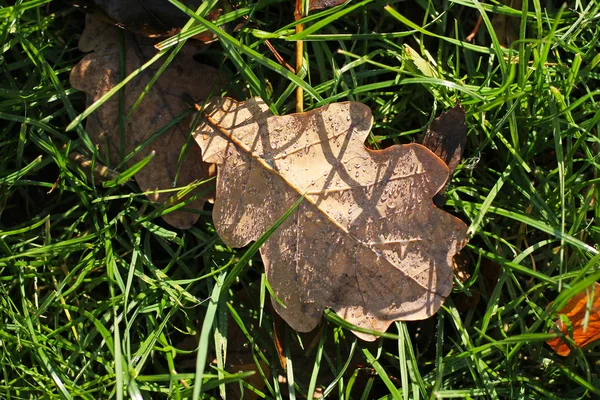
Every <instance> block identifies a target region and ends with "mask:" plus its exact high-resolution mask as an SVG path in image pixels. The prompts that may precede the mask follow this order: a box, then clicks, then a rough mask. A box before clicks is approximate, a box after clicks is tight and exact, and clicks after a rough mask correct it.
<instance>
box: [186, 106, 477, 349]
mask: <svg viewBox="0 0 600 400" xmlns="http://www.w3.org/2000/svg"><path fill="white" fill-rule="evenodd" d="M204 113H205V116H206V120H207V122H206V123H204V124H202V125H200V127H199V128H198V129H197V130H196V140H197V141H198V143H199V144H200V146H201V147H202V150H203V156H204V160H205V161H206V162H211V163H217V164H218V175H217V195H216V202H215V207H214V210H213V218H214V221H215V226H216V228H217V231H218V233H219V235H220V236H221V238H222V239H223V241H224V242H225V243H227V244H228V245H230V246H232V247H241V246H245V245H246V244H248V243H249V242H250V241H253V240H256V239H257V238H258V237H259V236H260V235H261V234H262V233H264V232H265V231H266V230H267V229H268V228H269V227H270V226H271V225H272V224H273V223H274V222H275V221H276V220H277V219H278V218H279V217H280V216H281V215H282V214H283V213H284V212H285V211H287V210H288V209H289V208H290V207H291V206H292V204H294V202H295V201H296V200H297V199H298V198H299V196H301V195H303V194H304V195H305V199H304V201H303V202H302V203H301V204H300V206H299V207H298V208H297V209H296V210H295V211H294V213H293V214H292V215H291V216H290V218H288V219H287V220H286V221H285V222H284V224H283V225H281V226H280V228H279V229H278V230H277V231H276V232H275V233H274V234H273V235H272V236H271V237H270V238H269V240H268V241H267V242H266V243H265V244H264V245H263V247H262V248H261V250H260V251H261V255H262V258H263V262H264V264H265V271H266V274H267V278H268V279H269V282H270V284H271V286H272V288H273V290H274V292H275V294H276V296H277V297H278V298H279V299H280V300H281V301H282V302H283V303H284V304H285V305H286V306H287V307H285V308H284V307H282V306H281V305H279V304H278V303H277V302H275V301H273V306H274V307H275V309H276V310H277V312H278V313H279V314H280V315H281V316H282V317H283V318H284V319H285V320H286V321H287V322H288V323H289V324H290V325H291V326H292V328H294V329H295V330H297V331H301V332H306V331H310V330H312V329H313V328H315V327H316V325H317V324H318V323H319V321H320V319H321V314H322V312H323V309H324V308H325V307H330V308H332V309H334V310H335V311H336V312H337V313H338V314H339V315H340V316H341V317H343V318H344V319H346V320H347V321H348V322H350V323H353V324H355V325H358V326H360V327H363V328H367V329H372V330H375V331H379V332H383V331H385V330H386V329H387V328H388V326H389V325H390V324H391V323H392V321H395V320H416V319H423V318H427V317H429V316H431V315H433V314H434V313H435V312H436V311H437V310H438V309H439V307H440V306H441V305H442V303H443V301H444V299H445V298H446V297H447V296H448V294H449V293H450V290H451V288H452V256H453V255H454V253H455V252H456V251H458V250H460V248H462V246H463V244H464V243H463V242H464V240H465V232H466V226H465V224H464V223H463V222H462V221H460V220H459V219H457V218H455V217H453V216H451V215H449V214H447V213H446V212H444V211H442V210H440V209H438V208H436V207H434V205H433V204H432V201H431V198H432V197H433V195H435V193H437V191H438V190H439V189H440V188H441V187H442V186H443V185H444V183H445V181H446V179H447V178H448V168H447V167H446V165H445V164H444V162H443V161H442V160H440V159H439V158H438V157H437V156H435V155H434V154H433V153H431V151H429V150H428V149H427V148H425V147H424V146H421V145H419V144H411V145H404V146H392V147H390V148H388V149H385V150H382V151H373V150H369V149H367V148H366V147H365V146H364V140H365V139H366V137H367V135H368V133H369V130H370V129H371V125H372V119H373V118H372V115H371V111H370V110H369V108H368V107H366V106H365V105H363V104H360V103H352V102H349V103H334V104H330V105H328V106H324V107H321V108H319V109H316V110H313V111H311V112H308V113H303V114H293V115H288V116H282V117H278V116H273V115H272V114H271V113H270V112H269V109H268V107H267V106H266V105H265V103H264V102H263V101H262V100H260V99H257V98H253V99H250V100H248V101H246V102H244V103H238V102H236V101H234V100H231V99H216V100H213V101H212V102H211V103H210V105H209V107H208V108H207V109H206V110H205V111H204ZM357 335H358V336H359V337H361V338H363V339H365V340H374V339H375V336H372V335H367V334H362V333H357Z"/></svg>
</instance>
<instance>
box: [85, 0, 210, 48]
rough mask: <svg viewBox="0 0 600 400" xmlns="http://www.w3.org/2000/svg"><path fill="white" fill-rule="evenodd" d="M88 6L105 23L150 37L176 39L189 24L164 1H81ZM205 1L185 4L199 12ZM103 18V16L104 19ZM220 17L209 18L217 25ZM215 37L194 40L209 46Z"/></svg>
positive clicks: (176, 10) (192, 0)
mask: <svg viewBox="0 0 600 400" xmlns="http://www.w3.org/2000/svg"><path fill="white" fill-rule="evenodd" d="M79 1H80V2H82V3H83V4H80V5H81V6H86V9H87V11H88V12H94V13H96V14H98V16H100V17H101V18H102V19H104V20H105V21H106V22H110V23H113V24H115V25H117V26H119V27H121V28H123V29H126V30H128V31H131V32H134V33H136V34H138V35H143V36H147V37H167V36H173V35H175V34H177V33H179V32H180V31H181V28H183V26H184V25H185V23H186V22H187V21H188V20H189V17H188V16H187V15H185V14H184V13H182V12H181V11H180V10H179V9H178V8H177V7H175V6H174V5H173V4H171V3H169V2H168V1H164V0H144V1H130V0H79ZM202 1H203V0H186V1H185V5H186V6H187V7H189V8H190V9H197V8H198V6H199V5H200V4H202ZM103 14H104V15H103ZM218 16H219V12H218V11H216V10H215V11H211V12H210V13H209V14H208V15H207V18H208V19H209V21H214V20H215V19H216V17H218ZM212 37H213V35H210V36H208V35H206V32H205V34H203V35H202V36H201V37H194V38H196V39H198V40H201V41H204V42H206V41H207V39H209V38H210V39H212Z"/></svg>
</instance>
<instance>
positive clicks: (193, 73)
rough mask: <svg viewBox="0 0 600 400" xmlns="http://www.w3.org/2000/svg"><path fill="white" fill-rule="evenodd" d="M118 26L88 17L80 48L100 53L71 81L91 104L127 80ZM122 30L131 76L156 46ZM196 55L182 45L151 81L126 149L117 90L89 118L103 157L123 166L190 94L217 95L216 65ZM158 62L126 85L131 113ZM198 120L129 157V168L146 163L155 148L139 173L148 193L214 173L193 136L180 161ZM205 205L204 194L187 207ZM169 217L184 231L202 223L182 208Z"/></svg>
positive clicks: (128, 124) (130, 123)
mask: <svg viewBox="0 0 600 400" xmlns="http://www.w3.org/2000/svg"><path fill="white" fill-rule="evenodd" d="M119 30H120V29H119V28H117V27H114V26H111V25H108V24H105V23H103V22H101V21H98V20H96V19H94V18H89V17H88V20H87V23H86V27H85V30H84V32H83V34H82V36H81V39H80V41H79V48H80V49H81V50H82V51H86V52H87V51H93V52H92V53H90V54H88V55H87V56H86V57H84V58H83V60H81V61H80V62H79V64H77V65H76V66H75V68H74V69H73V71H71V76H70V81H71V85H72V86H73V87H74V88H76V89H79V90H83V91H84V92H86V94H87V100H88V104H91V103H93V102H95V101H96V100H98V99H99V98H100V97H102V96H103V95H104V94H105V93H106V92H108V91H109V90H111V89H112V88H113V87H114V86H115V85H116V84H117V83H119V81H120V78H119V75H120V74H119ZM123 35H125V60H126V62H125V67H126V71H125V75H129V74H130V73H131V72H133V71H135V70H136V69H138V68H139V67H141V66H142V65H143V64H144V63H145V62H146V61H147V60H148V59H150V58H151V57H152V56H153V55H154V54H156V50H155V49H154V47H153V41H151V40H149V39H146V38H140V37H137V36H135V35H133V34H131V33H128V32H123ZM193 55H194V48H193V46H185V47H183V48H182V50H181V51H180V53H179V54H178V55H177V57H175V59H174V60H173V61H172V62H171V64H170V65H169V67H168V68H167V69H166V70H165V71H164V72H163V73H162V75H161V76H160V77H159V79H158V80H157V81H156V83H155V84H154V85H153V86H152V88H151V89H150V91H149V92H148V93H147V95H146V97H145V98H144V100H143V101H142V102H141V103H140V105H139V107H138V108H137V109H136V110H135V112H133V114H132V115H131V116H130V117H129V118H128V119H126V120H125V123H124V132H123V133H124V135H123V136H124V142H125V143H124V148H123V149H121V148H120V147H121V145H120V140H121V139H120V128H119V117H118V116H119V96H118V95H114V96H112V97H111V98H110V99H109V100H108V101H107V102H106V103H104V104H103V105H102V106H101V107H100V108H99V109H98V110H96V111H95V112H94V113H93V114H92V115H91V116H90V117H88V119H87V123H86V131H87V133H88V134H89V136H90V138H91V139H92V141H93V142H94V143H95V144H96V145H97V146H98V147H99V154H100V156H101V157H105V156H106V159H103V161H105V162H108V164H109V166H111V167H112V166H117V165H119V163H120V161H121V154H124V155H127V154H129V153H130V152H132V151H133V150H135V149H136V148H137V147H138V146H139V145H141V144H142V143H144V141H146V140H147V139H148V138H150V137H151V136H152V135H154V134H155V133H156V132H157V131H159V130H160V129H161V128H163V127H164V126H166V125H167V124H169V123H170V122H171V121H172V120H173V119H174V118H175V117H176V116H178V115H179V114H181V113H183V112H184V111H186V110H187V109H189V105H188V104H187V103H186V102H185V101H184V100H183V99H182V95H184V94H187V95H189V96H191V97H192V98H194V99H205V98H207V97H209V96H210V95H211V93H212V91H213V89H214V86H215V82H218V75H217V70H216V69H214V68H212V67H209V66H206V65H202V64H200V63H198V62H196V61H194V59H193V58H192V57H193ZM155 65H156V66H154V65H153V66H152V67H150V68H148V69H147V70H145V71H144V72H143V73H141V74H140V75H139V76H138V77H136V78H134V79H133V80H132V81H130V82H129V83H127V85H126V86H125V88H124V89H122V91H123V94H124V105H123V113H124V114H127V113H128V112H129V110H130V109H131V107H132V106H133V104H134V103H135V102H136V100H137V99H138V97H139V96H140V94H141V93H142V91H143V90H144V88H145V86H146V85H147V84H148V82H149V81H150V79H151V78H152V77H153V76H154V73H155V72H156V71H157V69H158V68H159V66H160V62H157V63H155ZM192 118H193V116H192V115H190V116H188V117H186V118H184V119H183V120H181V121H180V122H179V123H177V124H176V125H175V126H173V127H171V128H169V129H168V130H166V131H165V132H164V133H163V134H162V135H160V136H159V137H158V138H157V139H155V140H154V141H152V142H151V143H150V144H149V145H147V146H146V147H144V148H143V149H142V150H141V151H139V152H138V153H137V154H136V155H135V156H134V157H132V158H131V159H130V160H129V162H128V163H127V165H129V166H130V165H132V164H134V163H136V162H138V161H140V160H142V159H143V158H144V157H146V156H147V155H148V154H149V153H150V152H151V151H155V152H156V155H155V157H154V158H153V159H152V160H151V161H150V163H149V164H148V165H146V167H145V168H144V169H142V170H141V171H140V172H138V173H137V174H136V175H135V179H136V181H137V183H138V185H139V187H140V189H141V190H142V191H152V190H159V189H170V188H172V187H173V182H174V181H175V179H176V176H177V180H176V182H175V184H176V185H177V186H178V187H183V186H186V185H188V184H189V183H191V182H194V181H196V180H202V179H205V178H206V177H207V176H208V165H207V164H205V163H204V162H202V157H201V154H200V149H199V148H198V146H196V145H195V144H194V142H193V140H192V141H191V144H192V145H191V146H188V148H189V150H188V152H187V154H186V155H185V157H184V159H183V160H182V161H181V164H180V165H179V156H180V152H181V148H182V147H183V146H184V145H185V143H186V141H187V140H188V138H189V132H190V124H191V121H192ZM178 165H179V167H178ZM178 168H179V174H178V175H177V172H178ZM172 195H173V193H162V194H156V193H154V194H151V195H149V196H148V197H149V198H150V199H151V200H153V201H158V202H164V201H166V200H167V199H168V198H169V197H171V196H172ZM204 202H205V200H204V199H201V198H199V199H196V200H194V201H192V202H191V203H189V204H188V205H187V207H188V208H193V209H202V207H203V205H204ZM163 219H164V220H165V221H166V222H168V223H169V224H171V225H173V226H175V227H177V228H181V229H185V228H189V227H190V226H191V225H193V224H194V222H196V220H197V219H198V214H195V213H191V212H183V211H175V212H172V213H170V214H167V215H164V216H163Z"/></svg>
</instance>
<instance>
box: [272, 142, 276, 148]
mask: <svg viewBox="0 0 600 400" xmlns="http://www.w3.org/2000/svg"><path fill="white" fill-rule="evenodd" d="M271 148H272V149H276V148H277V142H276V141H272V142H271Z"/></svg>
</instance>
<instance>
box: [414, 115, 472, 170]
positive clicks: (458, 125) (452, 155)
mask: <svg viewBox="0 0 600 400" xmlns="http://www.w3.org/2000/svg"><path fill="white" fill-rule="evenodd" d="M466 143H467V125H466V124H465V110H464V109H463V108H462V107H461V106H460V105H458V106H456V107H453V108H451V109H450V110H448V111H446V112H445V113H443V114H442V115H440V116H439V117H437V118H436V119H434V120H433V122H432V123H431V126H429V128H427V133H426V134H425V137H424V138H423V146H425V147H427V148H428V149H429V150H431V151H433V152H434V153H435V155H437V156H438V157H440V158H441V159H442V160H443V161H444V162H445V163H446V165H448V169H449V172H450V174H452V172H454V169H455V168H456V166H457V165H458V163H459V162H460V159H461V157H462V153H463V151H464V149H465V144H466Z"/></svg>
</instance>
